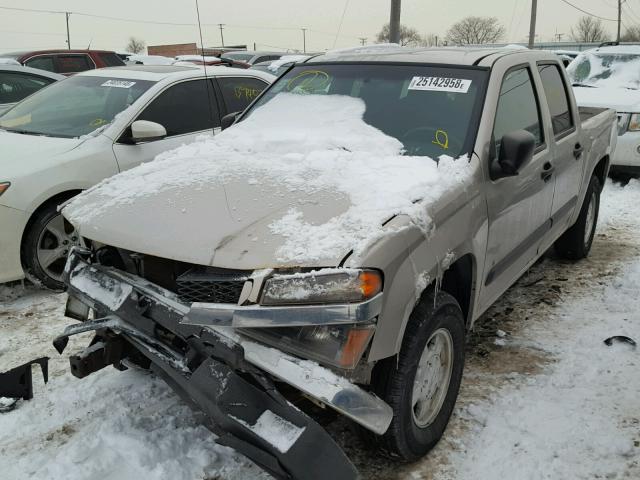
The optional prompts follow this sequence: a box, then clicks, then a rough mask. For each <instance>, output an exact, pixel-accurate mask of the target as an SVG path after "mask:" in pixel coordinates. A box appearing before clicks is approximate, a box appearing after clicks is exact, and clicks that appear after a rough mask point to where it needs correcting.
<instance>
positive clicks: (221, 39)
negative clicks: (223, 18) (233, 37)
mask: <svg viewBox="0 0 640 480" xmlns="http://www.w3.org/2000/svg"><path fill="white" fill-rule="evenodd" d="M218 27H220V41H221V42H222V46H223V47H224V35H223V34H222V29H223V27H224V23H219V24H218ZM203 48H204V47H203Z"/></svg>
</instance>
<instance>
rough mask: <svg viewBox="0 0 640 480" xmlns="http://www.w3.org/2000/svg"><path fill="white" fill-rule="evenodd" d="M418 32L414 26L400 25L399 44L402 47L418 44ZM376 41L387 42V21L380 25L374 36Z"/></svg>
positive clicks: (419, 39) (419, 40)
mask: <svg viewBox="0 0 640 480" xmlns="http://www.w3.org/2000/svg"><path fill="white" fill-rule="evenodd" d="M421 40H422V39H421V38H420V34H419V33H418V31H417V30H416V29H415V28H411V27H407V26H406V25H400V45H402V46H403V47H406V46H414V45H419V44H420V42H421ZM376 41H377V42H378V43H387V42H389V24H388V23H387V24H386V25H384V26H383V27H382V30H380V33H378V35H377V36H376Z"/></svg>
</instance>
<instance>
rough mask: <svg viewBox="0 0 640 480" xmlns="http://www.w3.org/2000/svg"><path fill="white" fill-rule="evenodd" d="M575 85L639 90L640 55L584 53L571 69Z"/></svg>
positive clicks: (573, 63)
mask: <svg viewBox="0 0 640 480" xmlns="http://www.w3.org/2000/svg"><path fill="white" fill-rule="evenodd" d="M567 72H568V73H569V78H571V82H572V83H573V84H574V85H578V86H580V85H583V86H588V87H614V88H630V89H633V90H637V89H638V88H639V87H640V55H634V54H627V53H625V54H623V53H615V54H614V53H606V54H605V53H590V52H587V53H583V54H581V55H579V56H578V57H577V58H576V59H575V60H574V61H573V62H571V64H570V65H569V67H567Z"/></svg>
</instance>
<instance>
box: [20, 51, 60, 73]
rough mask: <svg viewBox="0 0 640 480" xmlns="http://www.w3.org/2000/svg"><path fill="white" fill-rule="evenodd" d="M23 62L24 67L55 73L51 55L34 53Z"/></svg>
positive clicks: (53, 60)
mask: <svg viewBox="0 0 640 480" xmlns="http://www.w3.org/2000/svg"><path fill="white" fill-rule="evenodd" d="M23 63H24V65H25V66H26V67H31V68H37V69H39V70H46V71H47V72H53V73H56V71H57V70H56V62H55V58H54V57H53V55H36V56H35V57H31V58H28V59H26V60H25V61H24V62H23Z"/></svg>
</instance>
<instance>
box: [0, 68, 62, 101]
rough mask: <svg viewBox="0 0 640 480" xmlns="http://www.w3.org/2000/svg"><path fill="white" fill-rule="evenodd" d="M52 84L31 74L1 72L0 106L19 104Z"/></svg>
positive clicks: (46, 79)
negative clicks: (3, 104)
mask: <svg viewBox="0 0 640 480" xmlns="http://www.w3.org/2000/svg"><path fill="white" fill-rule="evenodd" d="M52 82H53V79H50V78H45V77H38V76H35V75H31V74H24V73H15V72H0V104H2V103H15V102H19V101H20V100H22V99H23V98H26V97H28V96H29V95H31V94H32V93H35V92H37V91H38V90H40V89H41V88H43V87H46V86H47V85H49V84H50V83H52Z"/></svg>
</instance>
